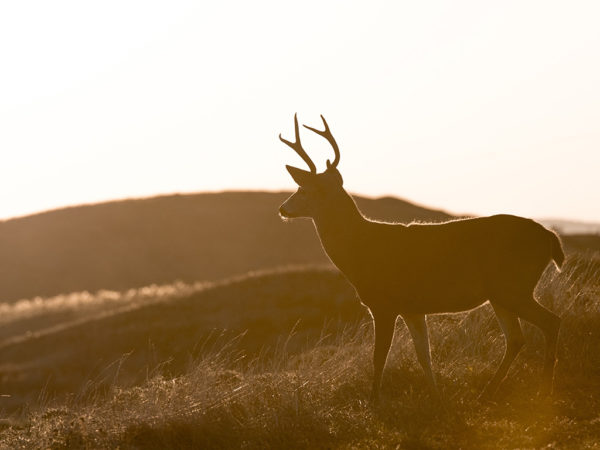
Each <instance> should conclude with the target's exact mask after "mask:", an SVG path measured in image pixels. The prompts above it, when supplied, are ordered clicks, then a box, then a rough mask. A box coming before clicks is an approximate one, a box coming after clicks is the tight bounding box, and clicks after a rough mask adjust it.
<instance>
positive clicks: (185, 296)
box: [0, 268, 366, 410]
mask: <svg viewBox="0 0 600 450" xmlns="http://www.w3.org/2000/svg"><path fill="white" fill-rule="evenodd" d="M365 314H366V312H365V309H364V308H363V307H361V306H360V304H359V302H358V301H357V300H356V295H355V293H354V290H353V289H352V287H351V286H350V285H349V284H348V283H347V282H346V281H345V280H344V279H343V277H342V276H341V275H340V274H339V273H337V272H335V271H333V270H331V269H327V268H323V269H319V268H304V269H289V270H279V271H271V272H265V273H256V274H250V275H247V276H244V277H239V278H234V279H228V280H225V281H221V282H217V283H203V284H202V283H201V284H196V285H184V284H181V283H180V284H178V285H172V286H151V287H148V288H144V289H139V290H129V291H126V292H124V293H117V292H112V293H109V292H100V293H98V294H97V295H95V296H91V295H89V294H87V293H80V294H72V295H69V296H59V297H55V298H52V299H45V300H42V301H38V302H35V301H34V302H30V304H27V302H19V303H17V304H15V305H14V306H13V307H12V308H5V310H4V314H3V317H2V320H1V322H3V325H2V327H0V328H1V329H0V339H1V340H0V383H1V389H2V391H1V392H0V393H3V394H9V395H10V396H9V397H3V398H1V397H0V408H3V409H5V410H14V409H15V408H17V407H20V406H23V404H24V403H25V402H27V401H32V400H35V399H37V397H38V396H39V395H40V392H41V391H42V390H44V395H49V396H52V397H54V396H56V395H61V394H65V393H68V392H77V391H78V390H79V388H81V387H82V386H83V384H85V382H87V381H89V380H94V381H95V383H94V389H98V388H103V387H105V386H106V385H107V384H108V385H110V384H112V383H113V382H115V380H117V381H119V382H120V383H124V384H126V385H131V384H136V383H140V382H142V381H143V380H145V379H146V377H147V376H148V371H149V370H152V369H154V368H155V366H157V365H158V364H160V365H161V371H162V372H163V373H166V374H169V375H170V376H174V375H179V374H181V373H183V372H184V371H185V370H186V369H187V368H188V365H189V363H190V361H191V360H193V359H194V358H195V357H196V356H197V355H198V354H200V353H201V352H202V349H204V348H207V347H211V346H212V345H214V343H215V342H216V341H217V340H222V339H225V338H227V339H231V338H233V337H235V336H239V335H240V334H242V333H243V336H240V337H239V338H238V340H237V345H238V346H239V348H240V349H242V350H244V351H245V352H246V353H247V354H248V355H256V354H258V353H260V352H262V353H263V354H264V355H267V354H270V353H272V352H273V351H274V349H275V348H276V347H277V344H278V341H279V340H281V339H286V337H287V336H288V335H289V333H290V332H291V331H292V330H293V334H294V337H293V339H291V341H290V342H288V350H291V349H293V348H297V347H298V346H299V345H300V344H301V343H303V342H304V341H305V340H306V339H308V338H309V337H310V336H312V337H318V336H319V335H320V334H321V333H322V332H323V330H324V329H326V328H328V327H329V328H331V327H333V326H334V325H335V324H337V323H340V322H341V323H344V324H351V323H355V322H357V321H359V320H361V319H362V318H364V317H365ZM1 322H0V323H1ZM124 355H126V356H124Z"/></svg>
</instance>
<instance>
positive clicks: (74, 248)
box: [0, 192, 450, 302]
mask: <svg viewBox="0 0 600 450" xmlns="http://www.w3.org/2000/svg"><path fill="white" fill-rule="evenodd" d="M288 195H289V193H286V192H280V193H266V192H224V193H204V194H191V195H172V196H163V197H155V198H148V199H139V200H125V201H117V202H110V203H103V204H96V205H88V206H79V207H72V208H66V209H61V210H56V211H50V212H46V213H42V214H37V215H33V216H28V217H23V218H18V219H13V220H8V221H4V222H0V301H3V302H9V301H14V300H17V299H21V298H31V297H34V296H52V295H57V294H61V293H67V292H75V291H83V290H88V291H92V292H93V291H96V290H98V289H116V290H124V289H129V288H133V287H140V286H146V285H149V284H152V283H157V284H166V283H171V282H173V281H175V280H182V281H186V282H192V281H196V280H215V279H220V278H224V277H228V276H232V275H235V274H241V273H245V272H247V271H249V270H257V269H265V268H273V267H279V266H282V265H289V264H307V263H317V264H318V263H327V259H326V257H325V256H324V255H323V252H322V250H321V249H320V245H319V242H318V239H317V237H316V235H315V233H314V230H313V227H312V225H311V224H310V222H308V221H293V222H286V223H284V222H282V221H281V220H280V218H279V217H278V215H277V210H278V208H279V205H280V204H281V203H282V202H283V201H284V200H285V198H286V197H287V196H288ZM357 202H358V205H359V207H360V209H361V210H362V211H363V212H364V213H365V214H366V215H367V216H369V217H372V218H375V219H381V220H396V221H401V222H410V221H412V220H426V221H439V220H444V219H447V218H449V217H450V216H449V215H448V214H446V213H444V212H442V211H434V210H430V209H426V208H421V207H419V206H416V205H413V204H411V203H408V202H405V201H402V200H398V199H394V198H389V197H388V198H382V199H377V200H373V199H366V198H360V197H359V198H357Z"/></svg>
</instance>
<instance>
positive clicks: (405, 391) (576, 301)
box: [0, 257, 600, 449]
mask: <svg viewBox="0 0 600 450" xmlns="http://www.w3.org/2000/svg"><path fill="white" fill-rule="evenodd" d="M537 295H538V297H539V298H540V300H541V302H542V303H543V304H545V305H546V306H548V307H549V308H551V309H552V310H554V311H555V312H557V313H558V314H559V315H560V316H561V317H562V318H563V325H562V329H561V335H560V344H559V345H560V355H559V363H558V365H557V372H556V385H555V394H554V396H553V397H552V398H551V399H545V398H539V397H538V396H537V394H536V392H537V386H538V381H539V378H540V374H541V366H542V358H543V336H542V334H541V333H540V332H539V331H538V330H537V329H536V328H534V327H532V326H527V325H526V326H524V331H525V334H526V340H527V347H526V349H525V350H524V351H523V352H522V353H521V354H520V355H519V357H518V358H517V360H516V361H515V363H514V365H513V367H512V369H511V371H510V373H509V378H508V380H507V381H506V382H505V383H504V384H503V385H502V387H501V389H500V391H499V393H498V396H497V399H496V401H495V402H494V403H488V404H480V403H479V402H478V401H477V399H476V398H477V395H478V393H479V391H480V390H481V389H482V388H483V386H484V385H485V383H486V381H487V380H488V379H489V377H490V376H491V375H492V374H493V371H494V369H495V367H496V365H497V364H498V363H499V360H500V357H501V354H502V351H503V338H502V335H501V333H500V330H499V327H498V326H497V324H496V323H495V319H494V317H493V314H492V311H491V308H490V307H488V306H484V307H482V308H479V309H476V310H474V311H471V312H468V313H463V314H455V315H447V316H442V315H440V316H433V317H430V318H429V324H430V335H431V342H432V355H433V359H434V370H435V372H436V374H437V376H438V381H439V384H440V386H441V388H442V391H443V395H444V404H439V403H437V402H436V401H434V399H433V398H432V397H431V396H430V395H429V393H428V390H427V386H426V383H425V380H424V377H423V376H422V373H421V370H420V368H419V366H418V364H417V362H416V358H415V356H414V351H413V349H412V343H411V341H410V339H409V336H408V333H407V331H406V329H405V326H404V325H403V324H402V323H401V321H399V323H398V324H397V332H396V336H395V339H394V343H393V347H392V353H391V355H390V358H389V359H388V366H387V368H386V371H385V373H384V379H383V390H382V397H383V399H382V401H381V403H380V404H379V405H378V406H372V405H370V404H369V402H368V400H367V399H368V394H369V389H370V380H371V349H372V327H371V324H370V323H369V322H362V323H355V324H346V325H339V326H338V327H337V328H336V329H335V330H334V331H331V330H324V331H323V333H322V335H321V336H315V337H312V338H310V339H308V340H306V341H305V344H304V345H303V346H302V348H301V349H300V350H297V349H295V348H294V349H293V350H290V345H289V342H290V341H291V340H292V339H294V331H293V330H292V332H290V333H289V335H287V336H283V337H282V338H281V339H280V341H279V344H278V345H277V347H276V349H275V351H273V352H269V353H268V354H266V353H261V352H259V353H257V354H253V355H252V354H248V352H246V351H244V350H243V349H242V347H241V345H240V343H241V342H242V340H243V337H242V336H240V337H239V338H235V339H230V338H227V339H216V340H215V339H212V340H207V341H206V342H205V347H204V348H203V349H202V351H201V352H200V353H199V356H198V358H197V359H196V360H195V361H194V363H193V364H192V365H191V366H190V369H189V370H188V371H187V372H186V373H184V374H183V375H181V376H178V377H167V376H165V375H161V374H160V370H157V371H156V374H155V375H154V376H152V377H150V378H149V379H148V381H147V382H146V383H144V384H143V385H141V386H137V387H133V388H122V387H119V386H118V385H115V386H113V388H112V389H110V390H109V391H108V392H106V393H105V394H103V395H96V396H95V397H92V398H90V397H85V396H80V397H72V398H71V399H70V400H68V401H63V402H59V403H56V404H53V403H52V402H49V403H45V404H44V405H38V406H37V407H36V406H35V405H32V406H31V409H30V411H29V412H28V413H26V414H24V415H22V416H21V417H15V418H13V419H12V422H8V423H7V424H6V428H5V430H4V431H3V432H2V435H1V439H2V441H0V442H1V443H2V445H4V446H6V447H10V448H19V447H42V448H117V447H119V448H156V449H158V448H160V449H163V448H332V447H348V448H349V447H352V448H357V447H358V448H393V447H399V448H541V447H549V448H594V447H596V448H597V447H598V445H599V444H598V443H599V442H600V351H599V350H600V261H599V260H598V259H595V258H589V257H588V258H581V257H575V258H571V259H570V260H569V262H568V264H567V265H566V267H565V268H564V270H563V272H562V273H560V274H557V273H555V272H553V271H552V270H548V271H547V273H546V274H545V276H544V278H543V281H542V283H540V286H539V288H538V291H537ZM331 333H333V335H330V334H331Z"/></svg>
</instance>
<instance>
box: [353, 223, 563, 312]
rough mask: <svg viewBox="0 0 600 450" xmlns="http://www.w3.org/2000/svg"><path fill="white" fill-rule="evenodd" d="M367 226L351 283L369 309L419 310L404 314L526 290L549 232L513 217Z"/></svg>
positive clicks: (546, 252) (545, 251) (546, 251)
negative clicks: (384, 306) (385, 306)
mask: <svg viewBox="0 0 600 450" xmlns="http://www.w3.org/2000/svg"><path fill="white" fill-rule="evenodd" d="M367 228H368V231H366V232H365V233H366V234H365V237H364V238H363V240H362V245H360V246H359V247H358V250H359V252H360V253H362V258H361V260H362V263H361V266H362V270H360V271H356V273H355V274H354V277H353V278H354V279H352V277H349V278H350V281H351V282H352V283H353V284H354V285H355V287H356V288H357V290H358V292H359V295H360V296H361V298H362V299H363V301H364V302H365V303H367V304H368V305H369V302H371V303H373V302H375V303H377V302H381V303H382V304H388V305H397V306H398V307H399V308H402V307H404V306H403V305H405V304H406V305H410V306H411V307H416V308H417V309H418V311H417V310H414V311H407V312H425V313H431V312H450V311H462V310H466V309H471V308H474V307H476V306H478V305H479V304H481V303H482V302H484V301H485V300H487V299H491V298H494V299H495V298H504V297H506V298H508V297H510V296H511V295H515V294H518V293H521V292H526V291H529V292H531V291H533V288H535V285H536V284H537V282H538V280H539V277H540V276H541V273H542V272H543V270H544V268H545V267H546V265H547V264H548V262H549V261H550V259H551V252H552V250H551V240H550V239H551V232H550V231H548V230H546V229H545V228H544V227H542V226H541V225H540V224H538V223H536V222H534V221H532V220H529V219H524V218H521V217H516V216H510V215H498V216H491V217H482V218H475V219H464V220H456V221H452V222H446V223H443V224H435V225H421V224H413V225H409V226H403V225H392V224H383V223H376V222H371V223H370V224H369V225H368V227H367ZM415 305H416V306H415ZM441 305H444V306H443V309H445V310H444V311H441V310H440V311H436V310H438V309H440V308H442V306H441ZM369 306H371V305H369ZM405 309H406V308H405Z"/></svg>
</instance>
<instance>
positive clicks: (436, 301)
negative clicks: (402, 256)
mask: <svg viewBox="0 0 600 450" xmlns="http://www.w3.org/2000/svg"><path fill="white" fill-rule="evenodd" d="M357 291H358V294H359V296H360V298H361V301H362V302H363V303H364V304H365V305H366V306H368V307H369V308H371V309H376V310H387V311H389V312H390V313H394V314H403V313H406V314H408V313H410V314H436V313H453V312H460V311H467V310H470V309H473V308H476V307H477V306H479V305H481V304H482V303H484V302H485V301H486V300H487V296H486V295H485V290H484V286H483V285H482V284H481V283H479V282H476V281H473V280H469V281H467V280H458V279H450V280H444V279H438V280H435V281H434V280H430V281H429V282H419V283H410V282H408V281H407V280H404V281H402V282H397V283H392V282H390V283H382V284H380V285H379V286H378V287H377V288H375V287H373V286H371V287H365V288H363V289H361V288H360V287H357Z"/></svg>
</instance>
